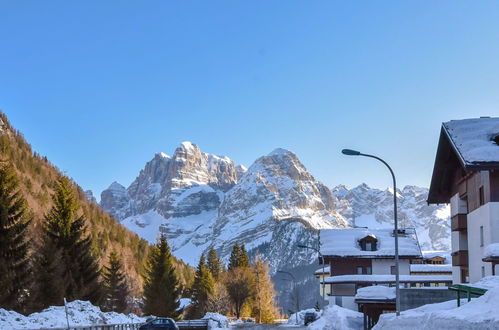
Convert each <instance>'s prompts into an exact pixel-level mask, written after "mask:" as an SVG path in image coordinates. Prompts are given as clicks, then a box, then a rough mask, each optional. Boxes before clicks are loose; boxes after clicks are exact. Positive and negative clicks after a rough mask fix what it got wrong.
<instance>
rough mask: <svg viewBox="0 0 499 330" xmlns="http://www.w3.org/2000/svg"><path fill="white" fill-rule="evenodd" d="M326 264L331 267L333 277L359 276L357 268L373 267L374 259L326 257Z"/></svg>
mask: <svg viewBox="0 0 499 330" xmlns="http://www.w3.org/2000/svg"><path fill="white" fill-rule="evenodd" d="M324 259H325V260H326V264H329V265H330V266H331V276H337V275H352V274H357V267H363V268H364V269H366V268H367V267H371V269H372V259H367V258H366V259H364V258H330V257H325V258H324Z"/></svg>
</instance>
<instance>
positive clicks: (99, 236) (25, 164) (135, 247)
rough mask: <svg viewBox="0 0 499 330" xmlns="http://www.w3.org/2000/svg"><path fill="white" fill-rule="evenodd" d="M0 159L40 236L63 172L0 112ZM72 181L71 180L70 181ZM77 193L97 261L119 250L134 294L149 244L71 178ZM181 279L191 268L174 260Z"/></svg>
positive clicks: (190, 276) (190, 274)
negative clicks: (9, 167)
mask: <svg viewBox="0 0 499 330" xmlns="http://www.w3.org/2000/svg"><path fill="white" fill-rule="evenodd" d="M0 159H1V160H2V161H7V162H9V163H11V164H12V165H13V166H14V168H15V170H16V173H17V176H18V179H19V182H20V186H21V187H20V188H21V191H22V192H23V194H24V197H25V199H26V200H27V201H28V205H29V208H30V210H31V212H33V222H32V224H31V228H30V230H31V231H32V237H34V241H35V242H36V241H37V240H38V239H39V237H40V232H41V222H42V220H43V219H44V216H45V214H46V213H47V212H48V210H49V209H50V208H51V207H52V198H51V196H52V194H53V192H54V188H55V185H56V183H57V180H58V179H59V178H60V177H61V176H63V175H64V174H62V173H61V171H60V170H59V169H58V168H57V167H56V166H54V165H53V164H51V163H50V162H49V160H48V159H47V158H46V157H44V156H41V155H40V154H38V153H36V152H34V151H33V150H32V148H31V146H30V145H29V144H28V143H27V141H26V140H25V139H24V137H23V135H22V133H20V132H19V131H17V130H15V129H14V128H13V127H12V126H11V125H10V123H9V121H8V119H7V116H6V115H5V114H4V113H2V112H0ZM72 182H73V181H72ZM73 186H74V190H75V193H76V195H77V196H78V201H79V206H80V212H82V214H83V215H84V218H85V219H86V226H87V228H88V230H89V233H90V234H91V236H92V242H93V247H92V248H93V251H94V253H95V255H96V256H97V257H98V259H99V262H100V263H101V265H104V264H105V263H106V262H107V260H108V256H109V254H110V252H111V251H112V250H113V249H115V250H116V251H119V254H120V257H121V258H122V260H123V264H124V267H125V272H126V277H127V278H128V280H129V283H130V286H131V289H132V292H133V293H134V295H138V294H139V293H140V292H141V288H142V281H143V279H142V276H140V275H141V274H143V272H144V267H145V261H146V257H147V254H148V251H149V248H150V246H149V244H148V243H147V242H146V241H145V240H143V239H141V238H139V237H138V236H137V235H136V234H135V233H133V232H131V231H129V230H128V229H126V228H125V227H124V226H122V225H121V224H120V223H119V222H118V221H116V219H114V218H113V217H112V216H110V215H109V214H108V213H106V212H105V211H103V210H102V209H101V208H100V207H99V205H97V204H95V203H94V202H91V201H89V200H87V198H86V195H85V193H84V191H83V190H82V188H81V187H79V186H78V185H77V184H76V183H75V182H73ZM175 265H176V268H177V270H178V275H179V278H180V281H181V283H183V284H186V286H190V284H191V283H192V281H193V278H194V271H193V269H192V268H190V267H188V266H187V265H186V264H184V263H183V262H182V261H179V260H176V261H175Z"/></svg>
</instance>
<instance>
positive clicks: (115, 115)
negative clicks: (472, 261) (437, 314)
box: [0, 0, 499, 195]
mask: <svg viewBox="0 0 499 330" xmlns="http://www.w3.org/2000/svg"><path fill="white" fill-rule="evenodd" d="M0 41H1V51H0V108H1V109H2V110H3V111H4V112H6V114H7V115H8V116H9V118H10V120H11V121H12V123H13V124H14V125H15V126H16V127H17V128H18V129H19V130H21V131H22V132H23V133H24V134H25V136H26V138H27V139H28V141H29V142H30V143H31V144H32V146H33V147H34V149H35V150H37V151H38V152H40V153H41V154H44V155H47V156H48V157H49V159H50V160H51V161H52V162H53V163H54V164H55V165H57V166H58V167H59V168H60V169H61V170H63V171H65V172H66V173H67V174H68V175H70V176H72V177H73V178H74V179H75V180H76V181H77V182H78V183H79V184H80V185H81V186H82V187H83V188H84V189H92V190H94V192H95V193H96V194H97V195H98V194H99V193H100V191H101V190H102V189H104V188H106V187H107V186H108V185H109V184H110V183H111V182H112V181H114V180H117V181H119V182H121V183H123V184H125V185H128V184H129V183H130V182H131V181H132V180H133V179H134V178H135V176H136V175H137V174H138V172H139V170H140V169H141V168H142V167H143V165H144V164H145V162H146V161H148V160H150V159H151V158H152V156H153V154H154V153H155V152H157V151H164V152H166V153H168V154H172V153H173V151H174V150H175V148H176V147H177V146H178V145H179V143H180V142H181V141H185V140H189V141H192V142H194V143H196V144H198V145H199V146H200V147H201V149H202V150H203V151H206V152H210V153H214V154H220V155H227V156H229V157H230V158H232V159H234V160H235V161H236V162H238V163H241V164H244V165H246V166H249V165H251V163H252V162H253V161H254V160H255V159H256V158H258V157H259V156H262V155H264V154H267V153H269V152H270V151H272V150H273V149H274V148H277V147H283V148H287V149H290V150H292V151H294V152H295V153H297V155H298V156H299V157H300V159H301V160H302V161H303V163H304V164H305V165H306V166H307V167H308V169H309V170H310V171H311V172H312V173H313V174H314V175H315V176H316V177H317V178H318V179H320V180H321V181H323V182H324V183H326V184H327V185H329V186H333V185H336V184H339V183H344V184H347V185H348V186H354V185H357V184H359V183H361V182H366V183H367V184H369V185H371V186H375V187H382V188H384V187H387V186H388V185H390V177H389V174H388V172H387V171H386V170H385V169H384V168H383V167H382V165H381V164H378V163H376V162H375V161H373V160H371V159H362V158H356V157H346V156H342V155H341V154H340V150H341V149H342V148H346V147H350V148H357V149H360V150H362V151H364V152H368V153H374V154H377V155H379V156H381V157H384V158H385V159H386V160H387V161H388V162H389V163H390V164H392V165H393V168H394V170H395V172H396V174H397V176H398V180H399V183H400V185H406V184H416V185H422V186H428V185H429V180H430V176H431V171H432V166H433V161H434V155H435V151H436V144H437V139H438V134H439V130H440V124H441V122H443V121H447V120H450V119H459V118H469V117H478V116H484V115H489V116H497V115H498V114H499V2H497V1H479V2H475V1H433V2H430V1H324V2H322V1H288V0H286V1H133V2H132V1H80V2H77V1H0Z"/></svg>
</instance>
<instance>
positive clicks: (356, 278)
mask: <svg viewBox="0 0 499 330" xmlns="http://www.w3.org/2000/svg"><path fill="white" fill-rule="evenodd" d="M325 282H326V283H395V275H338V276H330V277H326V278H325ZM400 282H402V283H419V282H438V283H441V282H452V275H400Z"/></svg>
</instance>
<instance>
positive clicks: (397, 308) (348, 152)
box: [341, 149, 400, 316]
mask: <svg viewBox="0 0 499 330" xmlns="http://www.w3.org/2000/svg"><path fill="white" fill-rule="evenodd" d="M341 153H342V154H344V155H347V156H364V157H369V158H374V159H377V160H379V161H380V162H382V163H383V164H385V166H386V167H388V170H390V174H391V175H392V178H393V219H394V227H395V230H394V236H395V311H396V314H397V316H399V315H400V276H399V235H398V221H397V183H396V181H395V174H394V173H393V170H392V168H391V167H390V165H388V163H387V162H385V161H384V160H383V159H381V158H379V157H377V156H374V155H368V154H363V153H361V152H360V151H356V150H351V149H343V150H341Z"/></svg>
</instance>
